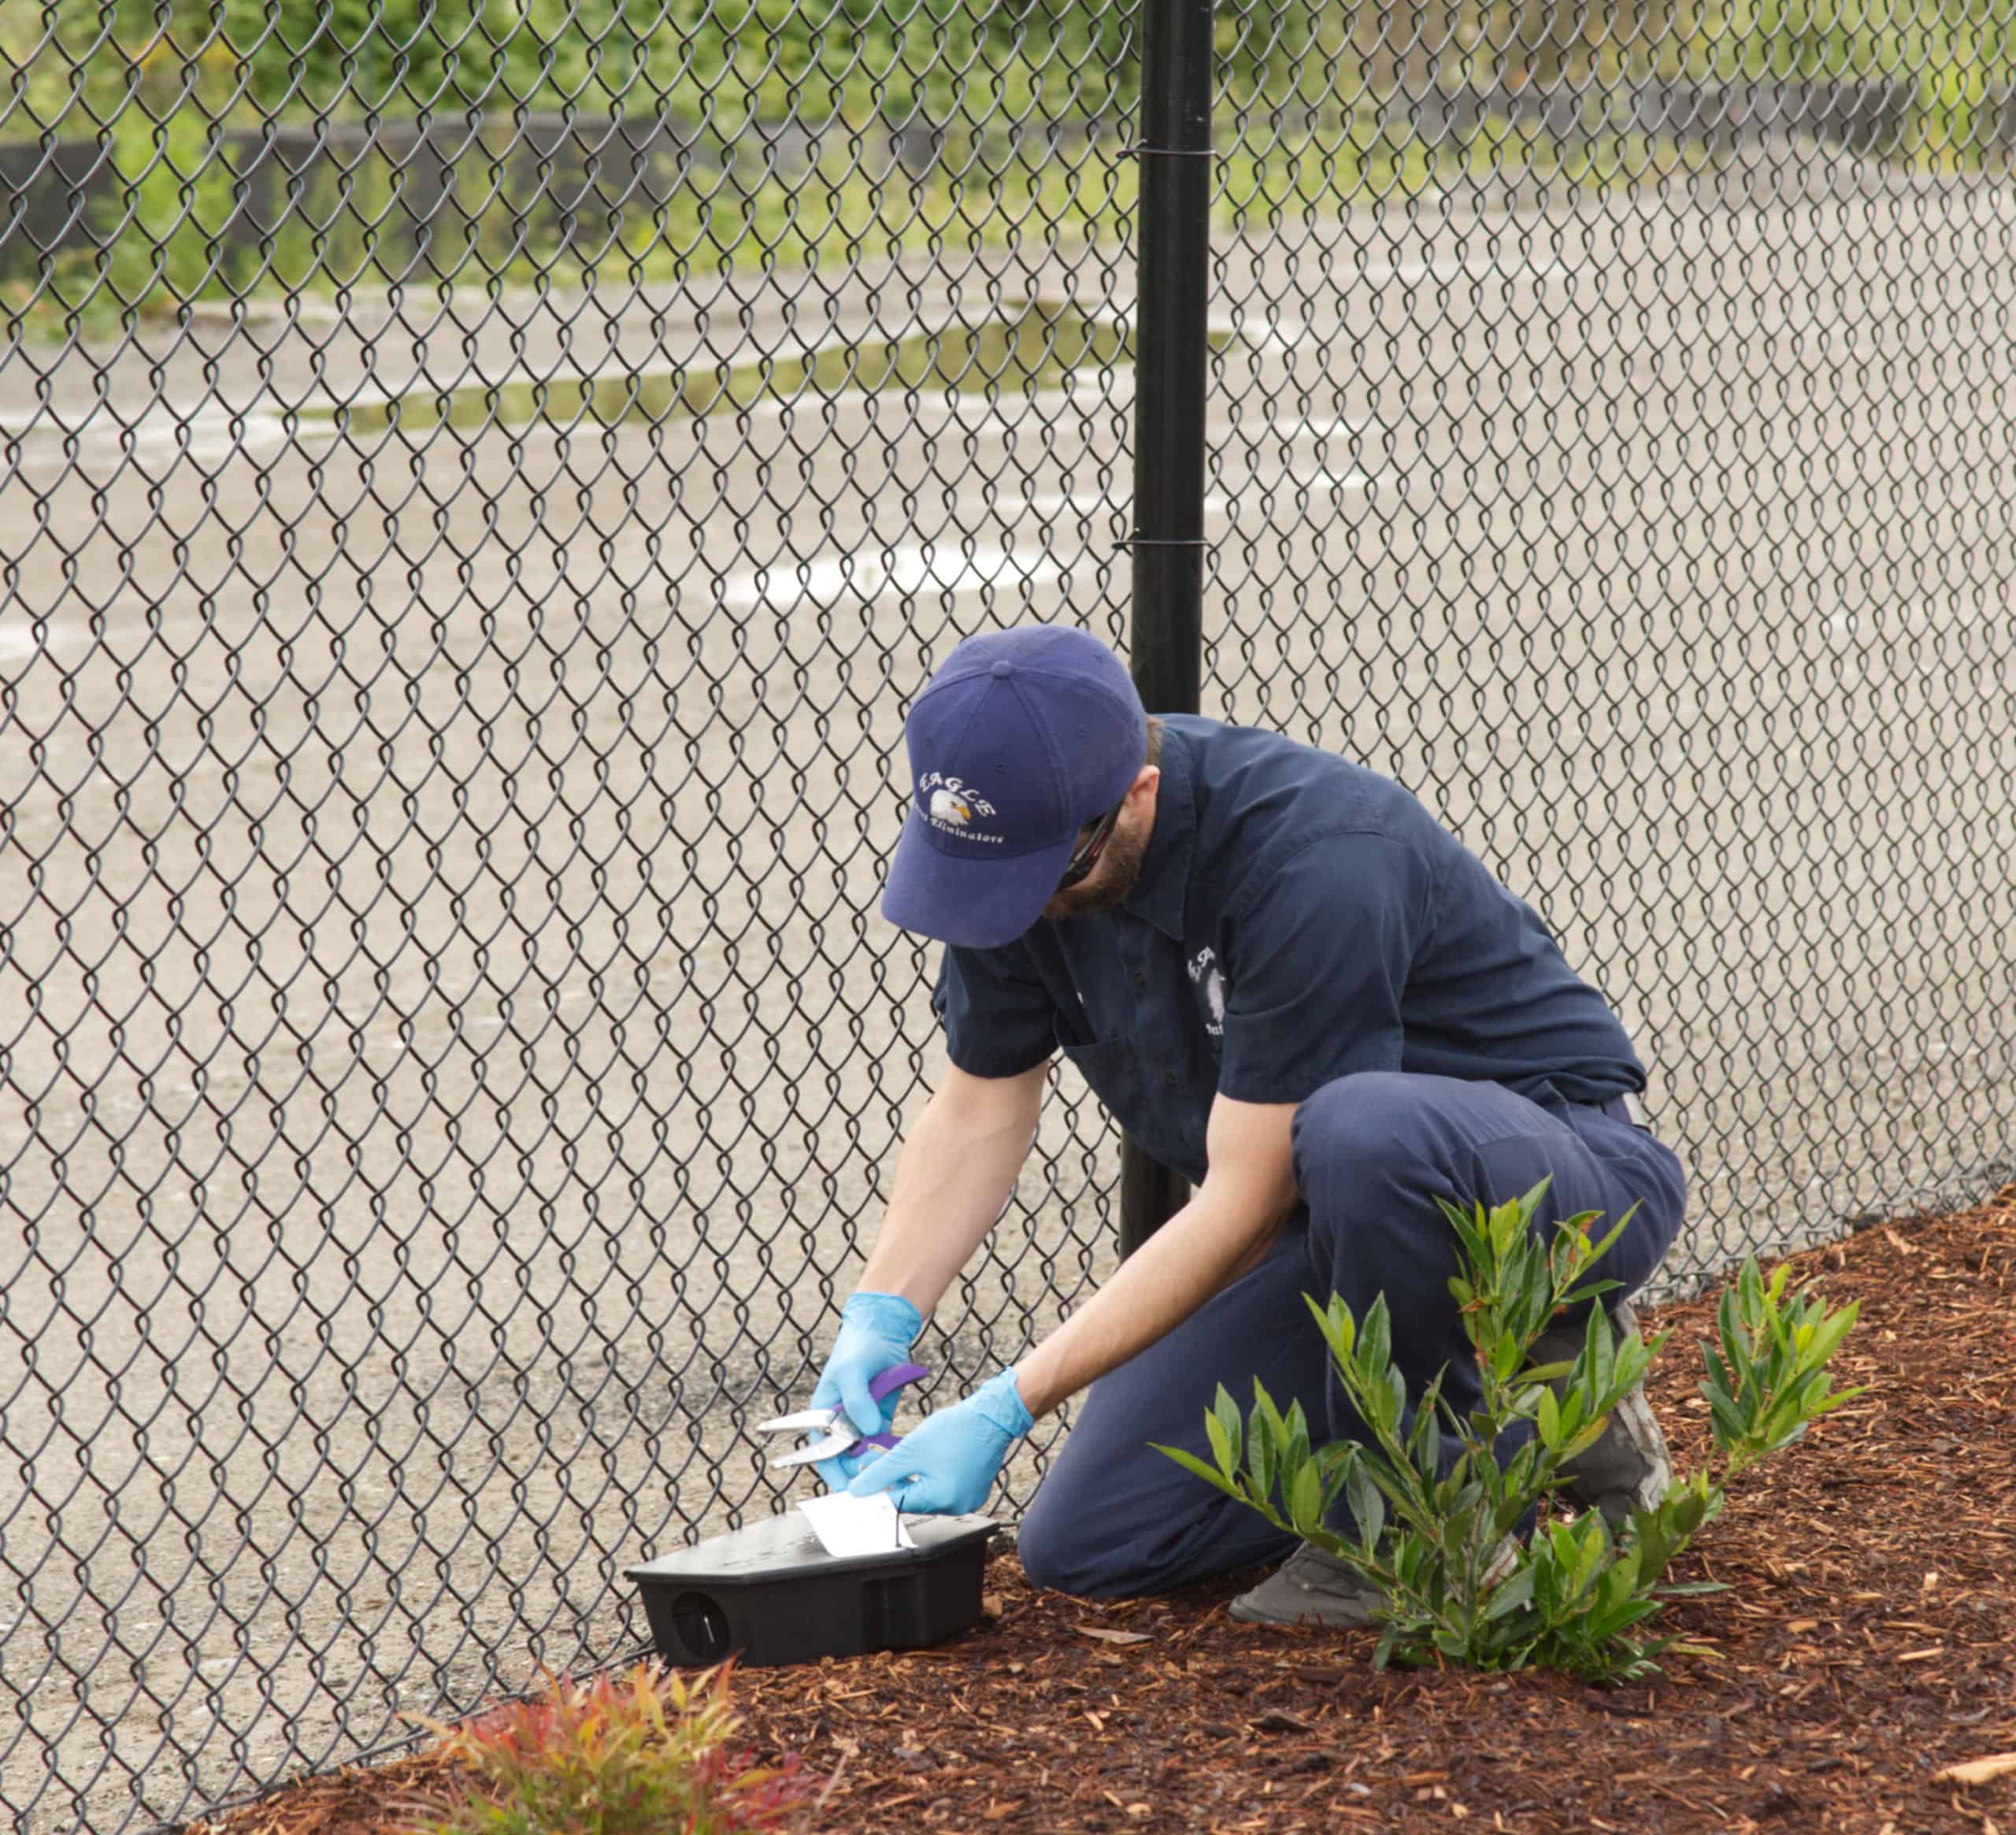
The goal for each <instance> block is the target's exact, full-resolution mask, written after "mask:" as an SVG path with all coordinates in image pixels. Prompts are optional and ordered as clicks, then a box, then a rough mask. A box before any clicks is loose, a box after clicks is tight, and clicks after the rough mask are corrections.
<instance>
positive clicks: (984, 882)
mask: <svg viewBox="0 0 2016 1835" xmlns="http://www.w3.org/2000/svg"><path fill="white" fill-rule="evenodd" d="M1076 842H1077V836H1075V835H1067V836H1065V837H1064V839H1063V840H1062V841H1060V842H1058V843H1057V845H1056V846H1055V847H1039V848H1038V849H1036V851H1034V852H1033V853H1030V854H1015V855H1014V856H1012V857H1011V858H1009V859H1006V860H985V859H980V858H975V857H974V856H973V855H972V854H947V853H945V852H943V851H941V850H940V849H939V848H937V847H933V846H932V843H931V839H930V831H929V829H927V828H926V827H925V824H924V823H923V821H921V819H920V818H919V817H917V816H916V815H915V814H912V815H911V816H910V818H909V819H908V820H907V821H905V822H904V824H903V832H902V836H901V837H900V838H899V840H898V841H897V843H896V858H895V861H894V862H893V863H892V864H891V866H890V869H889V881H888V884H887V885H885V886H884V888H882V915H883V916H884V918H888V920H889V921H890V922H891V924H893V925H895V926H896V927H897V928H898V929H900V930H913V931H915V932H917V933H918V934H919V935H920V936H932V937H936V938H937V939H938V940H939V941H940V942H942V943H957V944H958V945H959V946H960V947H962V949H998V948H999V947H1000V946H1001V945H1002V943H1013V942H1014V940H1015V939H1016V938H1017V937H1018V936H1021V935H1022V933H1023V932H1025V931H1026V930H1028V929H1029V928H1030V926H1031V925H1033V924H1034V923H1035V922H1036V920H1037V919H1038V918H1040V917H1041V916H1042V915H1043V906H1046V905H1047V904H1048V903H1050V901H1051V899H1052V898H1053V897H1054V895H1055V894H1056V892H1057V882H1058V880H1060V879H1062V877H1064V869H1065V867H1066V866H1068V865H1069V863H1070V859H1071V850H1072V847H1073V845H1074V844H1075V843H1076Z"/></svg>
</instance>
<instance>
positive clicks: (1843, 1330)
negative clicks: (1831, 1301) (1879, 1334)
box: [1799, 1300, 1862, 1370]
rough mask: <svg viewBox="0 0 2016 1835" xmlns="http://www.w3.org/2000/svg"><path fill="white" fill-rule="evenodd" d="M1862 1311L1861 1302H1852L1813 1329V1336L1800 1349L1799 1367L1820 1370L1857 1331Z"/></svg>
mask: <svg viewBox="0 0 2016 1835" xmlns="http://www.w3.org/2000/svg"><path fill="white" fill-rule="evenodd" d="M1861 1310H1862V1302H1861V1301H1860V1300H1851V1302H1850V1303H1848V1304H1847V1306H1844V1307H1842V1308H1841V1310H1840V1311H1839V1312H1837V1313H1835V1314H1832V1315H1831V1316H1830V1317H1829V1318H1825V1319H1824V1320H1822V1321H1821V1322H1820V1323H1819V1324H1818V1325H1815V1326H1814V1328H1813V1330H1812V1333H1811V1336H1810V1337H1808V1338H1807V1340H1806V1342H1805V1343H1804V1344H1803V1345H1801V1346H1800V1347H1799V1368H1800V1369H1802V1370H1818V1368H1819V1367H1820V1366H1821V1365H1822V1364H1823V1363H1825V1362H1826V1361H1827V1360H1828V1359H1829V1358H1830V1357H1832V1356H1833V1355H1834V1353H1835V1352H1836V1351H1838V1350H1840V1348H1841V1340H1843V1339H1844V1338H1845V1337H1847V1335H1848V1334H1849V1333H1851V1331H1853V1330H1854V1329H1855V1319H1856V1318H1857V1316H1858V1314H1860V1312H1861Z"/></svg>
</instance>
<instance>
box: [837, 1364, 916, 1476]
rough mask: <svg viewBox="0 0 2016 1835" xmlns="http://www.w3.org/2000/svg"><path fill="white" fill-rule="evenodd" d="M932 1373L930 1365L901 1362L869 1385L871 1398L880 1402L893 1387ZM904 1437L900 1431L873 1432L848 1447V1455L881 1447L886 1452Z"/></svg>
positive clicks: (857, 1454)
mask: <svg viewBox="0 0 2016 1835" xmlns="http://www.w3.org/2000/svg"><path fill="white" fill-rule="evenodd" d="M930 1374H931V1371H930V1369H929V1367H928V1366H927V1365H925V1364H921V1363H899V1364H898V1365H896V1366H895V1368H894V1369H891V1370H884V1371H883V1373H881V1374H880V1376H879V1377H876V1379H875V1380H874V1381H873V1382H872V1383H870V1384H869V1385H868V1396H869V1400H870V1401H873V1402H879V1401H880V1400H882V1399H883V1398H884V1396H888V1394H889V1392H891V1390H892V1389H900V1388H902V1386H903V1385H905V1384H906V1383H913V1382H916V1381H918V1380H919V1379H920V1378H921V1377H928V1376H929V1375H930ZM901 1439H902V1435H901V1434H899V1433H871V1434H869V1435H867V1436H865V1438H863V1439H861V1440H856V1441H855V1442H854V1444H853V1445H852V1446H850V1447H849V1448H847V1457H848V1458H850V1459H858V1458H859V1457H860V1456H861V1455H862V1454H863V1453H865V1452H866V1451H869V1449H870V1448H876V1447H879V1448H880V1449H881V1450H882V1451H884V1452H887V1451H888V1450H889V1449H890V1448H891V1447H892V1446H894V1445H895V1444H896V1442H897V1441H898V1440H901Z"/></svg>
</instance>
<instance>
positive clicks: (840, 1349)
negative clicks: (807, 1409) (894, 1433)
mask: <svg viewBox="0 0 2016 1835" xmlns="http://www.w3.org/2000/svg"><path fill="white" fill-rule="evenodd" d="M923 1329H924V1315H923V1314H921V1312H919V1311H918V1310H917V1308H916V1307H913V1305H911V1304H910V1302H909V1301H908V1300H906V1299H903V1298H902V1296H901V1295H899V1294H894V1293H873V1292H868V1291H866V1290H865V1289H863V1290H861V1291H858V1292H854V1293H851V1294H850V1295H849V1296H847V1304H846V1305H845V1306H843V1307H841V1308H840V1332H839V1336H838V1337H837V1338H836V1339H835V1340H833V1348H832V1351H830V1352H829V1353H828V1355H827V1359H826V1367H825V1370H823V1371H822V1372H821V1373H820V1377H819V1386H818V1387H817V1388H815V1389H814V1390H813V1392H812V1406H813V1407H815V1408H838V1409H839V1411H841V1413H842V1414H843V1416H844V1417H845V1418H846V1419H847V1421H848V1422H850V1423H851V1424H852V1425H853V1427H854V1431H855V1433H858V1434H859V1435H860V1436H862V1438H863V1439H865V1438H866V1437H867V1436H869V1434H871V1433H884V1432H886V1431H887V1429H888V1426H889V1424H890V1423H891V1422H893V1421H894V1420H895V1418H896V1403H897V1401H898V1399H899V1397H900V1396H902V1391H901V1390H900V1389H892V1390H891V1391H890V1392H889V1393H888V1395H886V1396H884V1397H883V1398H882V1399H881V1400H880V1401H879V1402H878V1401H876V1399H875V1398H874V1397H873V1396H871V1395H869V1392H868V1385H869V1384H870V1383H872V1382H873V1381H874V1380H875V1379H876V1377H879V1376H880V1374H881V1373H883V1371H884V1370H893V1369H895V1366H897V1365H898V1364H899V1363H907V1362H909V1361H910V1346H911V1344H913V1343H914V1342H915V1341H916V1338H917V1333H920V1332H921V1331H922V1330H923ZM873 1456H874V1455H873V1454H862V1455H852V1454H848V1453H839V1454H836V1455H835V1456H834V1457H833V1458H832V1459H821V1461H820V1462H819V1463H818V1466H817V1468H816V1470H817V1472H818V1474H819V1476H820V1477H821V1478H823V1479H824V1480H825V1481H826V1488H827V1489H828V1491H838V1490H840V1489H842V1488H843V1487H844V1486H845V1485H846V1484H847V1481H848V1480H849V1479H850V1478H852V1477H854V1474H855V1473H857V1472H858V1471H859V1470H861V1469H862V1466H865V1465H866V1464H867V1463H868V1462H869V1459H872V1458H873Z"/></svg>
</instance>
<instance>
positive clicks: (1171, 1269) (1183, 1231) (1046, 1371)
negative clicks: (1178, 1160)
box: [1015, 1190, 1275, 1415]
mask: <svg viewBox="0 0 2016 1835" xmlns="http://www.w3.org/2000/svg"><path fill="white" fill-rule="evenodd" d="M1274 1233H1275V1227H1274V1225H1273V1224H1272V1223H1271V1222H1269V1223H1267V1224H1266V1225H1264V1226H1262V1225H1258V1224H1257V1223H1256V1222H1255V1221H1254V1220H1253V1219H1251V1217H1250V1216H1249V1217H1244V1218H1242V1217H1239V1216H1234V1215H1220V1214H1214V1211H1213V1210H1212V1209H1211V1207H1210V1202H1209V1200H1208V1199H1207V1196H1206V1192H1205V1191H1203V1190H1200V1191H1199V1192H1198V1194H1197V1196H1195V1197H1194V1198H1192V1199H1191V1201H1190V1202H1189V1203H1188V1204H1187V1205H1185V1206H1184V1207H1183V1209H1182V1210H1179V1211H1178V1212H1177V1214H1176V1215H1175V1216H1173V1217H1172V1218H1170V1219H1169V1221H1168V1222H1167V1223H1166V1224H1164V1225H1162V1228H1161V1229H1158V1230H1157V1231H1156V1232H1155V1233H1154V1235H1153V1236H1150V1237H1149V1238H1148V1240H1147V1241H1146V1242H1145V1243H1143V1244H1142V1245H1141V1246H1140V1247H1139V1248H1138V1249H1136V1251H1134V1253H1133V1254H1132V1255H1129V1256H1128V1258H1127V1259H1126V1260H1125V1262H1121V1265H1120V1266H1119V1267H1118V1268H1117V1269H1116V1270H1114V1274H1113V1277H1112V1278H1111V1279H1110V1281H1107V1282H1106V1284H1105V1285H1104V1286H1103V1287H1102V1288H1100V1289H1099V1292H1097V1293H1095V1294H1094V1295H1093V1296H1092V1297H1091V1299H1089V1300H1088V1301H1087V1302H1086V1303H1085V1304H1084V1306H1082V1307H1080V1308H1079V1309H1078V1310H1077V1311H1076V1312H1075V1313H1073V1314H1072V1315H1071V1317H1070V1318H1068V1319H1066V1320H1065V1322H1064V1323H1063V1324H1062V1325H1060V1326H1058V1329H1056V1330H1055V1331H1054V1332H1053V1333H1051V1335H1050V1336H1048V1337H1047V1338H1046V1339H1045V1340H1043V1343H1042V1344H1039V1346H1037V1347H1036V1349H1035V1350H1033V1351H1030V1352H1029V1353H1028V1355H1026V1356H1024V1357H1022V1358H1021V1359H1018V1360H1017V1363H1016V1366H1015V1369H1016V1384H1015V1386H1016V1388H1017V1390H1018V1391H1019V1392H1021V1398H1022V1403H1023V1406H1024V1407H1026V1408H1027V1409H1028V1411H1029V1412H1030V1413H1031V1414H1038V1415H1040V1414H1045V1413H1047V1411H1049V1410H1051V1409H1052V1408H1054V1407H1056V1406H1057V1405H1058V1403H1060V1402H1062V1401H1063V1400H1064V1399H1065V1398H1066V1397H1067V1396H1075V1395H1076V1394H1077V1392H1079V1390H1080V1389H1082V1388H1084V1387H1085V1386H1086V1385H1087V1384H1088V1383H1091V1382H1093V1381H1096V1380H1097V1379H1098V1378H1099V1377H1102V1376H1104V1375H1105V1374H1106V1373H1107V1372H1108V1371H1109V1370H1117V1369H1118V1368H1119V1366H1121V1364H1123V1363H1125V1362H1126V1361H1127V1360H1128V1359H1129V1358H1130V1357H1132V1356H1134V1355H1136V1354H1137V1353H1138V1352H1140V1351H1145V1350H1147V1348H1148V1347H1149V1346H1150V1345H1151V1344H1154V1343H1155V1342H1156V1341H1157V1340H1158V1339H1160V1338H1162V1337H1163V1336H1165V1335H1166V1334H1167V1333H1169V1332H1172V1331H1173V1330H1174V1329H1176V1328H1177V1326H1178V1325H1181V1324H1182V1323H1183V1322H1184V1320H1185V1319H1187V1318H1189V1317H1190V1315H1191V1314H1192V1313H1194V1312H1195V1311H1196V1310H1197V1309H1198V1308H1199V1307H1201V1306H1202V1305H1203V1303H1205V1301H1206V1300H1207V1299H1210V1297H1211V1296H1212V1295H1214V1293H1216V1292H1217V1291H1218V1290H1219V1289H1220V1288H1222V1287H1225V1286H1226V1285H1228V1284H1229V1283H1230V1282H1231V1281H1232V1280H1233V1279H1235V1278H1236V1277H1237V1276H1238V1275H1240V1274H1241V1273H1244V1272H1245V1271H1246V1270H1247V1269H1248V1268H1249V1267H1251V1266H1252V1265H1253V1264H1254V1262H1256V1261H1257V1260H1258V1259H1259V1256H1260V1255H1262V1254H1263V1253H1264V1252H1265V1251H1266V1248H1267V1247H1268V1245H1269V1244H1270V1243H1271V1242H1272V1241H1273V1237H1274Z"/></svg>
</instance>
